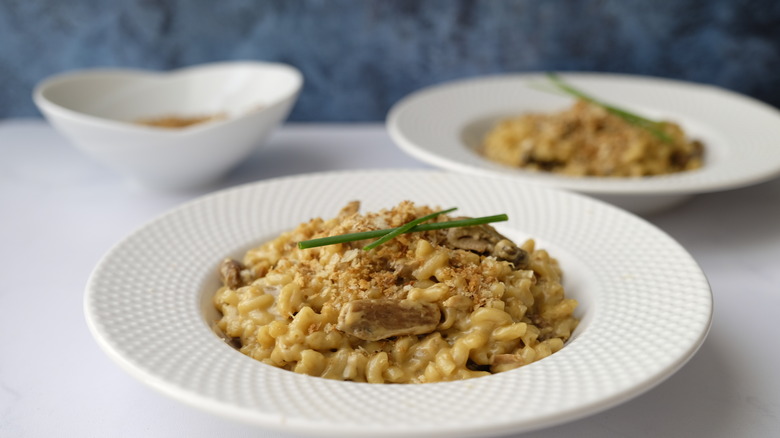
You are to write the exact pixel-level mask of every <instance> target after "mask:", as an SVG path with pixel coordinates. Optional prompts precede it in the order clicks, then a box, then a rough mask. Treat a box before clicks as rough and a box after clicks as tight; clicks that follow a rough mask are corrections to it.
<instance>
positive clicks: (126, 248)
mask: <svg viewBox="0 0 780 438" xmlns="http://www.w3.org/2000/svg"><path fill="white" fill-rule="evenodd" d="M391 182H392V184H391ZM325 192H327V193H328V196H323V194H324V193H325ZM448 207H449V208H448ZM583 219H586V220H583ZM637 247H652V248H654V249H656V251H652V252H650V251H636V248H637ZM84 308H85V313H86V317H87V321H88V325H89V328H90V330H91V332H92V334H93V335H94V337H95V339H96V340H97V342H98V343H99V345H100V346H101V347H102V348H103V349H104V350H105V351H106V353H107V354H108V355H109V356H110V357H112V358H113V359H115V360H116V361H117V363H118V364H119V365H120V366H121V367H123V368H124V369H125V370H126V371H128V372H129V373H131V374H132V375H134V376H136V377H137V378H139V379H140V380H141V381H143V382H145V383H147V384H149V385H151V386H153V387H154V388H156V389H158V390H160V391H161V392H163V393H164V394H166V395H168V396H170V397H173V398H174V399H177V400H179V401H182V402H184V403H187V404H190V405H192V406H194V407H196V408H199V409H202V410H206V411H209V412H213V413H217V414H220V415H224V416H226V417H229V418H232V419H235V420H238V421H243V422H248V423H251V424H256V425H258V427H261V428H266V429H275V430H282V431H287V432H293V433H298V434H304V435H309V436H366V435H371V436H403V435H410V434H411V435H414V436H430V437H433V436H464V437H465V436H484V435H490V434H503V433H510V432H520V431H528V430H533V429H538V428H541V427H545V426H549V425H553V424H557V423H561V422H565V421H570V420H573V419H576V418H580V417H582V416H585V415H589V414H592V413H595V412H598V411H600V410H603V409H607V408H609V407H611V406H614V405H616V404H618V403H620V402H623V401H625V400H628V399H630V398H632V397H634V396H636V395H638V394H641V393H642V392H644V391H646V390H648V389H650V388H652V387H653V386H654V385H656V384H658V383H659V382H661V381H663V380H664V379H665V378H666V377H668V376H670V375H671V374H672V373H674V372H675V371H676V370H677V369H678V368H679V367H681V366H682V365H683V364H684V363H685V362H686V361H687V360H688V359H689V358H690V357H691V356H692V355H693V354H694V353H695V352H696V350H697V349H698V347H699V345H701V342H702V341H703V339H704V338H705V336H706V334H707V331H708V329H709V324H710V321H711V312H712V298H711V293H710V289H709V286H708V284H707V281H706V278H705V277H704V275H703V273H702V272H701V269H700V268H699V267H698V265H697V264H696V262H695V261H694V260H693V259H692V258H691V256H690V255H689V254H688V253H687V252H686V251H685V250H684V249H683V248H682V247H681V246H680V245H679V244H677V243H676V242H675V241H674V240H673V239H672V238H671V237H669V236H667V235H666V234H664V233H663V232H662V231H660V230H658V229H657V228H655V227H654V226H652V225H650V224H648V223H647V222H645V221H644V220H642V219H639V218H637V217H636V216H633V215H631V214H629V213H626V212H624V211H622V210H619V209H616V208H614V207H612V206H610V205H608V204H605V203H601V202H599V201H596V200H592V199H589V198H586V197H583V196H580V195H576V194H572V193H567V192H562V191H556V190H551V189H546V188H542V187H537V186H529V185H524V184H520V183H518V182H517V181H515V180H513V179H508V178H506V179H496V178H482V177H474V176H464V175H458V174H449V173H443V172H439V171H379V172H377V171H372V172H342V173H324V174H314V175H303V176H295V177H287V178H281V179H275V180H269V181H265V182H261V183H255V184H250V185H246V186H240V187H236V188H233V189H229V190H225V191H221V192H218V193H215V194H212V195H209V196H206V197H204V198H201V199H198V200H195V201H192V202H190V203H188V204H185V205H183V206H181V207H179V208H177V209H175V210H173V211H171V212H169V213H168V214H166V215H164V216H161V217H160V218H158V219H156V220H154V221H152V222H150V223H149V224H147V225H145V226H143V227H141V228H140V229H139V230H137V231H136V232H135V233H133V234H132V235H130V236H128V237H127V238H126V239H124V240H122V242H120V243H119V244H117V246H115V247H114V248H113V249H111V250H110V251H109V252H108V253H107V254H106V255H105V256H104V258H103V259H102V260H101V261H100V263H99V264H98V265H97V267H96V268H95V270H94V272H93V273H92V275H91V277H90V280H89V282H88V285H87V289H86V292H85V299H84ZM120 309H121V312H122V315H123V317H122V318H116V314H117V313H116V312H117V311H120ZM667 331H668V332H674V333H675V338H674V342H669V343H668V345H667V346H666V347H665V348H664V349H663V351H662V352H658V351H657V349H656V350H655V351H656V353H654V354H652V355H650V354H644V353H642V352H643V351H649V349H651V348H653V347H654V345H656V343H657V342H658V339H657V336H656V335H655V334H657V333H661V332H667ZM161 333H165V336H160V334H161ZM171 339H174V340H175V341H173V342H171ZM474 406H480V409H478V410H475V409H474Z"/></svg>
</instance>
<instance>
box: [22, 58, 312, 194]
mask: <svg viewBox="0 0 780 438" xmlns="http://www.w3.org/2000/svg"><path fill="white" fill-rule="evenodd" d="M302 83H303V79H302V76H301V74H300V72H298V70H296V69H295V68H293V67H291V66H289V65H285V64H278V63H266V62H251V61H241V62H221V63H213V64H202V65H196V66H192V67H187V68H183V69H180V70H175V71H172V72H152V71H145V70H132V69H91V70H82V71H75V72H69V73H64V74H60V75H56V76H53V77H51V78H48V79H45V80H44V81H42V82H41V83H40V84H39V85H38V86H37V87H36V88H35V91H34V94H33V99H34V101H35V103H36V104H37V106H38V108H39V109H40V110H41V112H42V113H43V114H44V116H46V118H47V119H48V120H49V122H50V123H51V124H52V125H53V126H54V127H55V128H56V129H57V130H59V131H60V132H61V133H62V134H63V135H64V136H65V137H66V138H68V139H69V140H70V141H71V143H72V144H73V145H75V146H76V147H77V148H78V149H79V150H81V151H82V152H84V153H85V154H86V155H88V156H90V157H92V158H94V159H95V160H97V161H99V162H101V163H103V164H105V165H106V166H108V167H110V168H112V169H114V170H116V171H117V172H118V173H120V174H122V175H124V176H126V177H127V178H129V179H130V180H132V181H134V182H136V183H138V184H140V185H143V186H148V187H152V188H161V189H186V188H191V187H196V186H201V185H205V184H208V183H211V182H213V181H215V180H216V179H218V178H219V177H221V176H222V175H224V174H225V173H226V172H228V171H229V170H230V169H231V168H232V167H234V166H235V165H236V164H238V163H239V162H240V161H241V160H243V159H244V158H246V157H247V156H249V155H250V154H251V153H252V152H253V151H255V150H256V149H257V148H259V147H260V146H261V145H262V144H263V142H264V141H265V140H266V138H267V137H268V136H269V134H270V133H271V132H272V131H273V129H274V128H276V127H277V126H278V125H279V124H280V123H282V122H283V121H284V119H285V118H286V117H287V115H288V114H289V112H290V110H291V109H292V106H293V105H294V103H295V101H296V99H297V96H298V94H299V92H300V89H301V86H302ZM197 117H203V118H208V119H209V120H207V121H204V122H202V123H197V124H191V125H188V126H184V127H178V128H169V127H160V126H150V125H147V124H142V123H140V122H141V121H143V120H150V119H159V118H178V119H186V118H197Z"/></svg>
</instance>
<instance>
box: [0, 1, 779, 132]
mask: <svg viewBox="0 0 780 438" xmlns="http://www.w3.org/2000/svg"><path fill="white" fill-rule="evenodd" d="M232 59H258V60H267V61H281V62H286V63H289V64H292V65H294V66H296V67H298V68H299V69H300V70H301V71H302V72H303V74H304V76H305V80H306V84H305V87H304V90H303V92H302V95H301V98H300V101H299V102H298V104H297V106H296V107H295V109H294V111H293V113H292V115H291V119H292V120H296V121H381V120H383V119H384V117H385V115H386V112H387V110H388V108H389V107H390V106H391V105H392V104H393V103H395V102H396V101H397V100H398V99H400V98H401V97H403V96H404V95H406V94H408V93H409V92H412V91H414V90H416V89H418V88H420V87H424V86H427V85H431V84H435V83H438V82H441V81H446V80H451V79H456V78H465V77H470V76H476V75H485V74H491V73H500V72H521V71H534V70H559V71H565V70H580V71H604V72H620V73H634V74H643V75H652V76H661V77H668V78H677V79H683V80H689V81H696V82H703V83H708V84H714V85H719V86H722V87H725V88H729V89H732V90H735V91H738V92H741V93H745V94H748V95H751V96H753V97H756V98H758V99H760V100H763V101H765V102H767V103H769V104H771V105H774V106H776V107H778V106H780V2H778V1H775V0H754V1H729V0H711V1H698V0H678V1H663V0H659V1H650V0H623V1H621V0H601V1H597V0H580V1H577V0H547V1H532V0H513V1H465V0H458V1H449V0H423V1H407V0H404V1H389V0H383V1H368V0H334V1H302V0H291V1H289V0H288V1H284V0H278V1H252V0H219V1H205V0H204V1H199V0H158V1H152V0H139V1H125V0H122V1H101V0H0V118H6V117H23V116H35V115H38V111H37V110H36V109H35V107H34V105H33V104H32V101H31V98H30V95H31V92H32V88H33V86H34V85H35V83H36V82H38V81H39V80H41V79H43V78H44V77H46V76H48V75H51V74H54V73H58V72H62V71H65V70H71V69H77V68H86V67H93V66H123V67H140V68H149V69H157V70H166V69H172V68H176V67H181V66H186V65H191V64H197V63H202V62H209V61H218V60H232Z"/></svg>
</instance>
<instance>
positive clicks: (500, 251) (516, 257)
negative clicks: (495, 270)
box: [491, 239, 528, 267]
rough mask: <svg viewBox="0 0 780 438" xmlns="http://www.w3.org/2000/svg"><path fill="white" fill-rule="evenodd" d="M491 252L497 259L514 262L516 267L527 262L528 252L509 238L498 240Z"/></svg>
mask: <svg viewBox="0 0 780 438" xmlns="http://www.w3.org/2000/svg"><path fill="white" fill-rule="evenodd" d="M491 254H492V255H493V256H494V257H495V258H497V259H499V260H506V261H508V262H510V263H512V264H514V265H515V266H516V267H519V266H525V265H527V264H528V252H527V251H526V250H524V249H522V248H520V247H519V246H517V245H515V243H514V242H512V241H511V240H509V239H502V240H499V241H498V242H497V243H496V244H495V246H494V247H493V251H491Z"/></svg>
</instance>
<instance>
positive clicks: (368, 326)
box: [336, 299, 441, 341]
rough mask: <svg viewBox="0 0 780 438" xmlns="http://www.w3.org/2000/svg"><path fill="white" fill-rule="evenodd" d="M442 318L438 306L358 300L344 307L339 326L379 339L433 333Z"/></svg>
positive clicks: (385, 300)
mask: <svg viewBox="0 0 780 438" xmlns="http://www.w3.org/2000/svg"><path fill="white" fill-rule="evenodd" d="M440 318H441V315H440V311H439V306H437V305H435V304H431V303H419V302H416V301H411V300H402V301H398V300H388V299H376V300H355V301H351V302H349V303H347V304H346V305H344V307H342V309H341V313H339V322H338V325H337V326H336V328H338V329H339V330H341V331H343V332H345V333H348V334H350V335H352V336H355V337H356V338H359V339H363V340H366V341H378V340H380V339H387V338H390V337H393V336H403V335H422V334H425V333H430V332H432V331H433V330H434V329H435V328H436V326H437V325H438V324H439V320H440Z"/></svg>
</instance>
